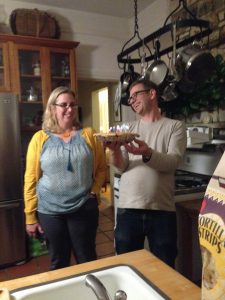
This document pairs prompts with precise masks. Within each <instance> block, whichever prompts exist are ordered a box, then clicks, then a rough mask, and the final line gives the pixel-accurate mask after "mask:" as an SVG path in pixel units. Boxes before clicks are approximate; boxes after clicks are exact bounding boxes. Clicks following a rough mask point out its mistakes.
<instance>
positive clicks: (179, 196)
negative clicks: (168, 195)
mask: <svg viewBox="0 0 225 300" xmlns="http://www.w3.org/2000/svg"><path fill="white" fill-rule="evenodd" d="M210 178H211V176H209V175H202V174H197V173H192V172H188V171H185V170H177V171H176V173H175V197H174V199H175V202H180V201H185V200H193V199H202V198H203V196H204V193H205V190H206V188H207V185H208V183H209V180H210Z"/></svg>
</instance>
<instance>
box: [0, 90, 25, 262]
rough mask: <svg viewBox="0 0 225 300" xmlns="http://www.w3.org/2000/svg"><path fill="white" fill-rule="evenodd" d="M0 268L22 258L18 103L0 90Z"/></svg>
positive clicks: (21, 195) (21, 190)
mask: <svg viewBox="0 0 225 300" xmlns="http://www.w3.org/2000/svg"><path fill="white" fill-rule="evenodd" d="M0 162H1V164H0V268H4V267H6V266H9V265H14V264H16V263H20V262H23V261H24V260H25V259H26V233H25V225H24V212H23V189H22V186H23V183H22V182H23V180H22V156H21V136H20V122H19V104H18V101H17V97H16V96H15V95H14V94H12V93H0Z"/></svg>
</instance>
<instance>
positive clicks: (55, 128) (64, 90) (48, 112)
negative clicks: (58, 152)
mask: <svg viewBox="0 0 225 300" xmlns="http://www.w3.org/2000/svg"><path fill="white" fill-rule="evenodd" d="M61 94H70V95H71V96H72V97H73V98H74V100H75V99H76V94H75V92H74V91H73V90H71V89H70V88H68V87H66V86H59V87H57V88H56V89H54V90H53V91H52V92H51V94H50V96H49V98H48V102H47V105H46V109H45V112H44V115H43V123H42V129H43V130H47V131H50V132H54V133H59V132H60V128H59V124H58V121H57V118H56V115H55V109H54V104H55V103H56V100H57V98H58V97H59V95H61ZM73 126H74V127H75V128H76V129H80V128H81V124H80V123H79V122H78V120H76V119H74V124H73Z"/></svg>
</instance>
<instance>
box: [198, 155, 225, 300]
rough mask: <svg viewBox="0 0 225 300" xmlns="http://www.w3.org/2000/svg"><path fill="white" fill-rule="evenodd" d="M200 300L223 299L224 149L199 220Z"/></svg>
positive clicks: (224, 260)
mask: <svg viewBox="0 0 225 300" xmlns="http://www.w3.org/2000/svg"><path fill="white" fill-rule="evenodd" d="M198 221H199V222H198V229H199V241H200V247H201V254H202V264H203V267H202V298H201V299H202V300H222V299H225V153H224V154H223V156H222V158H221V160H220V161H219V163H218V165H217V167H216V170H215V171H214V173H213V176H212V178H211V180H210V182H209V184H208V187H207V189H206V193H205V195H204V199H203V202H202V207H201V211H200V214H199V220H198Z"/></svg>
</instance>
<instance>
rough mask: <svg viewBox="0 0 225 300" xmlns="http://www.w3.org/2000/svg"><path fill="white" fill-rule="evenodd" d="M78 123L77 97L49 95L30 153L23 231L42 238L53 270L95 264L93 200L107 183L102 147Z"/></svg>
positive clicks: (62, 90)
mask: <svg viewBox="0 0 225 300" xmlns="http://www.w3.org/2000/svg"><path fill="white" fill-rule="evenodd" d="M93 133H94V131H93V129H91V128H84V129H81V127H80V125H79V123H78V122H77V104H76V97H75V94H74V92H73V91H72V90H70V89H69V88H67V87H58V88H56V89H55V90H54V91H53V92H52V93H51V95H50V97H49V100H48V103H47V106H46V110H45V113H44V117H43V124H42V130H40V131H38V132H37V133H35V134H34V136H33V138H32V139H31V142H30V144H29V147H28V152H27V161H26V172H25V184H24V201H25V215H26V231H27V233H28V235H29V236H33V237H37V236H38V234H40V233H44V235H45V238H46V242H47V246H48V250H49V254H50V257H51V267H50V269H51V270H54V269H59V268H63V267H67V266H69V264H70V255H71V250H72V251H73V254H74V257H75V259H76V261H77V263H83V262H87V261H91V260H95V259H96V250H95V239H96V232H97V227H98V216H99V210H98V200H97V195H98V194H99V192H100V189H101V186H102V184H103V183H104V181H105V174H106V163H105V156H104V150H103V147H102V144H101V143H100V142H97V141H96V140H95V138H94V137H93Z"/></svg>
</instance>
